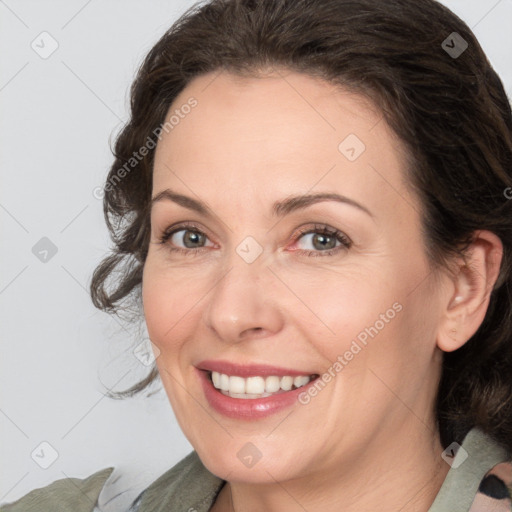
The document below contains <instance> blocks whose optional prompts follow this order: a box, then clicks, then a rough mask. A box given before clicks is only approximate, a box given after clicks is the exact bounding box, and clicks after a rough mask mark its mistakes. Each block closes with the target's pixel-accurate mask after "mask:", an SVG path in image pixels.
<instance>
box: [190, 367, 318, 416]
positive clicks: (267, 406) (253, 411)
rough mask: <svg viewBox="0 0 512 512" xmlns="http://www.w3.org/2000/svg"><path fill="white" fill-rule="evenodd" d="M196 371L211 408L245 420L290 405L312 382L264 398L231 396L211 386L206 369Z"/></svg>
mask: <svg viewBox="0 0 512 512" xmlns="http://www.w3.org/2000/svg"><path fill="white" fill-rule="evenodd" d="M197 372H198V374H199V379H200V380H201V384H202V386H203V390H204V394H205V396H206V400H208V403H209V404H210V406H211V407H212V408H213V409H215V410H216V411H217V412H219V413H221V414H223V415H224V416H227V417H228V418H236V419H247V420H254V419H259V418H265V417H267V416H270V415H272V414H275V413H277V412H279V411H282V410H283V409H286V408H287V407H291V406H292V405H293V404H294V403H295V402H297V399H298V396H299V394H300V393H302V392H304V391H306V390H307V388H308V387H309V386H310V385H311V384H312V383H313V382H314V381H310V382H309V383H308V384H306V385H305V386H302V387H300V388H297V389H294V390H291V391H286V392H285V393H277V394H275V395H271V396H266V397H264V398H232V397H230V396H226V395H224V394H222V393H221V392H220V391H219V390H218V389H216V388H215V387H214V386H213V383H212V381H211V380H210V378H209V376H208V373H207V372H206V371H204V370H197Z"/></svg>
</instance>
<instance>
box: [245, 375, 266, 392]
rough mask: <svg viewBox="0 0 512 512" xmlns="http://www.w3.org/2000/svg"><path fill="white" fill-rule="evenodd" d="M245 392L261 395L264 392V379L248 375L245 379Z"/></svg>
mask: <svg viewBox="0 0 512 512" xmlns="http://www.w3.org/2000/svg"><path fill="white" fill-rule="evenodd" d="M245 392H246V393H251V394H254V395H261V394H262V393H264V392H265V380H264V379H263V377H249V378H248V379H247V380H246V381H245Z"/></svg>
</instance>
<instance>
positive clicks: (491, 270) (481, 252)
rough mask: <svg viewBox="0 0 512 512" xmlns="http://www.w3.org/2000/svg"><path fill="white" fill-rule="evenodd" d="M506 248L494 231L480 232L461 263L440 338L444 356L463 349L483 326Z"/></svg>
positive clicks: (446, 307)
mask: <svg viewBox="0 0 512 512" xmlns="http://www.w3.org/2000/svg"><path fill="white" fill-rule="evenodd" d="M502 256H503V244H502V243H501V240H500V239H499V237H498V236H496V235H495V234H494V233H492V232H490V231H476V232H475V233H474V238H473V242H472V243H471V244H470V246H469V247H468V248H467V251H466V252H465V256H464V258H463V259H457V262H456V264H455V271H454V274H453V277H452V285H451V286H450V287H449V288H448V290H449V293H447V300H446V305H445V306H444V309H443V310H442V318H441V322H440V325H439V330H438V335H437V346H438V347H439V348H440V349H441V350H443V351H444V352H452V351H454V350H457V349H458V348H460V347H462V345H464V343H466V342H467V341H468V340H469V339H470V338H471V337H472V336H473V335H474V334H475V333H476V331H477V330H478V328H479V327H480V325H481V324H482V322H483V320H484V318H485V314H486V312H487V308H488V306H489V300H490V296H491V292H492V290H493V287H494V284H495V283H496V280H497V279H498V275H499V271H500V266H501V260H502Z"/></svg>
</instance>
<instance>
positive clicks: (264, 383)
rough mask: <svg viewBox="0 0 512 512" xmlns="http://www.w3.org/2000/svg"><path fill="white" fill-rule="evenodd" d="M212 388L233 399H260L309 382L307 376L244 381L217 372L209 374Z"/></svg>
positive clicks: (270, 377)
mask: <svg viewBox="0 0 512 512" xmlns="http://www.w3.org/2000/svg"><path fill="white" fill-rule="evenodd" d="M211 377H212V382H213V386H214V387H215V388H216V389H219V390H221V391H222V392H224V394H225V395H229V396H231V397H233V398H249V399H250V398H261V397H264V396H270V395H271V394H272V393H277V392H279V391H281V390H282V391H290V390H291V389H292V388H293V387H294V386H295V388H300V387H302V386H305V385H306V384H307V383H308V382H309V381H310V380H311V376H309V375H300V376H298V377H291V376H289V375H286V376H284V377H278V376H274V375H272V376H269V377H265V378H264V377H259V376H256V377H248V378H247V379H244V378H243V377H239V376H237V375H226V374H224V373H219V372H211Z"/></svg>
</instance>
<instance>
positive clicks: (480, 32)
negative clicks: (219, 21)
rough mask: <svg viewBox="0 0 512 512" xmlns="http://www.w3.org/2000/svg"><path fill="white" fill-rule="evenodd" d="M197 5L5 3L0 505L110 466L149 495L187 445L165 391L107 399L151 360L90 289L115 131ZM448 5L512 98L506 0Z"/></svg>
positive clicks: (1, 34) (510, 13)
mask: <svg viewBox="0 0 512 512" xmlns="http://www.w3.org/2000/svg"><path fill="white" fill-rule="evenodd" d="M376 1H377V0H376ZM411 1H412V0H411ZM192 3H193V2H191V1H185V0H180V1H178V0H167V1H163V0H151V1H143V0H139V1H135V0H103V1H100V0H89V1H86V0H73V1H70V0H61V1H41V0H32V1H29V0H25V1H16V0H0V44H1V48H2V59H1V62H0V105H1V110H0V111H1V116H0V130H1V132H0V139H1V151H0V169H1V173H2V174H1V176H2V186H1V189H0V219H1V226H2V233H3V243H2V250H1V256H2V260H1V269H2V272H1V274H0V307H1V310H2V321H1V323H0V329H1V333H2V357H1V362H0V365H1V367H0V370H1V371H0V385H1V388H0V389H1V405H0V429H1V433H2V444H1V451H0V460H1V463H0V502H3V501H13V500H14V499H17V498H19V497H20V496H22V495H24V494H26V493H27V492H28V491H29V490H31V489H34V488H36V487H41V486H44V485H47V484H48V483H50V482H52V481H54V480H57V479H60V478H65V477H66V476H72V477H79V478H83V477H85V476H87V475H89V474H91V473H93V472H95V471H98V470H99V469H101V468H104V467H108V466H115V467H116V468H117V469H118V470H120V472H121V473H122V474H124V475H126V476H127V478H129V479H130V482H131V483H132V484H133V486H135V487H136V488H137V489H143V488H144V487H145V486H147V485H148V484H149V483H151V482H152V481H153V480H154V479H156V478H157V477H158V476H159V475H160V474H162V473H163V472H164V471H165V470H166V469H168V468H170V467H171V466H172V465H174V464H175V463H176V462H177V461H178V460H179V459H181V458H182V457H183V456H184V455H185V454H187V453H188V452H189V451H190V450H191V449H192V448H191V446H190V445H189V444H188V442H187V440H186V439H185V437H184V436H183V434H182V433H181V431H180V429H179V427H178V426H177V424H176V420H175V418H174V415H173V413H172V410H171V408H170V405H169V403H168V401H167V397H166V395H165V393H164V392H163V390H161V391H160V392H158V393H156V394H154V395H153V396H151V397H149V398H146V397H145V396H144V395H143V396H141V397H139V398H134V399H128V400H125V401H114V400H110V399H108V398H106V397H104V395H103V392H104V390H105V387H104V386H107V387H111V386H115V387H116V389H124V388H126V387H128V386H129V385H131V384H133V383H134V382H135V381H136V380H137V379H139V378H141V377H142V376H144V375H145V374H146V372H147V371H148V367H146V366H144V364H142V363H141V362H140V361H139V360H138V359H137V358H136V357H135V355H134V353H133V349H134V347H135V346H136V345H137V344H138V341H136V340H135V339H134V336H133V333H131V332H130V331H127V330H125V329H124V328H123V327H122V326H121V325H120V323H119V322H116V321H115V320H114V319H112V318H110V317H109V316H108V315H105V314H103V313H100V312H98V311H97V310H96V309H95V308H94V307H93V306H92V303H91V301H90V299H89V295H88V292H87V289H88V285H89V282H90V278H91V274H92V271H93V269H94V267H95V265H96V264H97V263H98V262H99V260H100V259H101V257H102V256H103V255H104V254H105V253H106V251H107V249H108V248H109V246H110V242H109V239H108V237H107V233H106V228H105V226H104V221H103V214H102V203H101V201H100V200H98V199H96V198H95V197H94V195H93V191H94V189H95V188H96V187H98V186H101V185H102V183H103V180H104V177H105V175H106V172H107V170H108V168H109V166H110V164H111V162H112V157H111V154H110V150H109V140H110V139H111V138H113V136H114V135H115V134H116V133H118V131H119V129H120V128H121V126H122V123H123V122H124V121H126V120H127V106H128V88H129V85H130V83H131V80H132V78H133V76H134V73H135V70H136V69H137V66H138V65H139V63H140V61H141V59H142V58H143V56H144V55H145V54H146V53H147V51H148V50H149V49H150V48H151V46H152V45H153V43H155V42H156V40H157V39H158V37H159V36H160V35H161V34H162V33H163V32H164V31H165V30H166V29H167V28H168V27H169V26H170V25H171V24H172V23H173V21H174V20H175V19H176V18H177V16H178V15H179V14H181V13H182V12H184V10H185V9H186V8H187V7H189V6H190V5H192ZM443 3H445V4H446V5H447V6H448V7H450V8H451V9H452V10H454V11H455V12H456V13H457V14H458V15H459V16H460V17H461V18H462V19H464V20H465V21H466V22H467V23H468V25H469V26H470V27H472V28H473V29H474V32H475V33H476V36H477V37H478V38H479V41H480V43H481V44H482V46H483V48H484V50H485V51H486V52H487V55H488V57H489V58H490V60H491V62H492V64H493V65H494V67H495V69H496V70H497V71H498V73H499V74H500V76H501V77H502V79H503V81H504V83H505V87H506V89H507V91H508V95H509V98H510V97H511V93H512V87H511V86H512V65H511V63H512V30H511V28H510V27H511V24H512V0H501V1H497V0H491V1H486V0H471V1H469V0H449V1H448V0H447V1H445V2H443ZM43 31H47V32H48V33H49V34H51V36H52V37H53V38H54V39H55V40H56V41H57V42H58V45H59V47H58V49H57V50H56V51H55V52H54V53H53V54H52V55H51V56H50V57H48V58H47V59H43V58H41V57H40V56H39V55H38V54H37V53H36V52H35V51H34V50H33V49H32V48H31V43H32V41H34V40H35V41H36V44H39V46H42V44H43V43H41V42H40V41H41V37H42V36H40V34H41V32H43ZM447 35H448V34H447ZM38 41H39V43H38ZM49 44H50V41H49V40H48V39H46V40H45V43H44V45H45V48H46V49H48V48H49ZM41 51H42V48H41ZM42 237H48V238H49V239H50V240H51V241H52V242H53V244H55V246H56V247H57V251H58V252H57V253H56V254H55V255H54V256H53V257H52V258H48V261H47V262H45V263H44V262H41V261H40V260H39V259H38V258H36V256H35V255H34V254H33V252H32V248H33V246H34V245H35V244H36V243H37V242H38V241H39V240H40V239H41V238H42ZM41 256H43V255H41ZM159 387H160V386H159ZM42 442H48V443H49V444H50V445H51V446H52V447H53V448H54V449H55V450H56V451H57V452H58V458H57V459H56V460H55V462H54V463H53V464H52V465H51V466H50V467H49V468H48V469H43V468H41V467H40V465H39V464H38V463H37V462H39V463H40V464H41V463H43V464H44V462H45V460H46V461H49V460H50V459H49V457H51V450H50V449H48V448H47V447H46V448H45V446H43V447H40V444H41V443H42ZM38 447H39V448H38ZM36 448H38V450H36V454H35V455H34V458H33V457H32V456H31V454H32V452H33V451H34V450H35V449H36ZM36 461H37V462H36Z"/></svg>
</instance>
